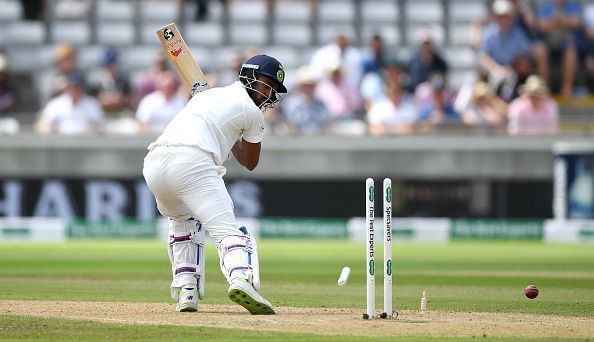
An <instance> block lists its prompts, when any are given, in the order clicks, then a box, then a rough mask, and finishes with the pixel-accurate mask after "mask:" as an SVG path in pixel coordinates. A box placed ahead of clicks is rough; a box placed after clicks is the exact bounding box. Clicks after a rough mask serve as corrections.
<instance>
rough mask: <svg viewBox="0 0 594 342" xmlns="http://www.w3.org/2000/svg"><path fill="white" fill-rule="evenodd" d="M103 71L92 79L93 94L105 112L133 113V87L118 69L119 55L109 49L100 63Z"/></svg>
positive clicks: (90, 82)
mask: <svg viewBox="0 0 594 342" xmlns="http://www.w3.org/2000/svg"><path fill="white" fill-rule="evenodd" d="M99 64H100V66H101V69H100V70H98V72H97V73H95V74H93V75H91V77H90V81H89V84H90V88H91V93H92V94H93V95H94V96H96V97H97V98H98V99H99V103H101V106H102V108H103V111H105V112H109V113H121V112H124V111H131V107H132V103H131V101H132V100H131V98H130V95H131V87H130V83H129V82H128V78H127V77H126V76H125V75H123V74H122V73H121V72H120V69H119V68H118V55H117V52H116V51H115V50H113V49H107V50H105V51H104V52H103V56H102V57H101V60H100V61H99Z"/></svg>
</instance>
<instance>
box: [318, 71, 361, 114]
mask: <svg viewBox="0 0 594 342" xmlns="http://www.w3.org/2000/svg"><path fill="white" fill-rule="evenodd" d="M315 95H316V97H318V98H319V99H320V101H322V102H323V103H324V105H326V107H327V108H328V111H329V112H330V114H331V116H332V117H333V118H334V119H339V120H340V119H353V118H354V116H355V112H356V111H357V109H359V107H360V104H361V103H360V98H359V96H358V92H357V88H353V87H351V85H350V84H349V83H348V82H345V81H344V79H343V78H342V74H341V69H334V70H333V71H331V72H330V77H329V78H328V79H324V80H323V81H321V82H320V83H318V85H317V86H316V90H315Z"/></svg>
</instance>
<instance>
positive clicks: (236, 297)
mask: <svg viewBox="0 0 594 342" xmlns="http://www.w3.org/2000/svg"><path fill="white" fill-rule="evenodd" d="M227 293H228V294H229V299H231V300H232V301H234V302H236V303H237V304H239V305H241V306H243V307H244V308H246V309H247V311H249V312H250V313H251V314H252V315H276V313H275V312H274V306H272V304H270V302H268V301H267V300H266V298H264V297H262V296H261V295H260V294H259V293H258V291H256V289H254V287H253V286H252V284H250V283H249V282H248V281H247V280H245V279H242V278H235V279H234V280H233V281H231V285H229V290H228V291H227Z"/></svg>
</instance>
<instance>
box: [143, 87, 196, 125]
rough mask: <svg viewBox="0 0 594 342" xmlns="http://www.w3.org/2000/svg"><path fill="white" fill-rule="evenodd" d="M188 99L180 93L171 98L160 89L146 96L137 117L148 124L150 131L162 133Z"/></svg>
mask: <svg viewBox="0 0 594 342" xmlns="http://www.w3.org/2000/svg"><path fill="white" fill-rule="evenodd" d="M187 102H188V100H187V99H186V98H185V97H183V96H180V95H179V94H175V95H173V96H172V97H171V98H170V99H169V100H167V98H166V97H165V95H164V94H163V93H162V92H160V91H155V92H152V93H150V94H148V95H147V96H145V97H144V98H143V99H142V100H141V101H140V103H139V104H138V109H137V111H136V119H137V120H138V122H139V123H141V124H143V125H147V126H148V127H149V128H150V129H149V131H151V132H153V133H161V132H163V130H164V129H165V127H166V126H167V124H168V123H169V122H170V121H171V119H172V118H173V117H174V116H175V114H177V113H178V112H179V111H180V110H182V108H184V106H185V105H186V103H187Z"/></svg>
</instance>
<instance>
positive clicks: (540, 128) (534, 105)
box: [507, 75, 559, 135]
mask: <svg viewBox="0 0 594 342" xmlns="http://www.w3.org/2000/svg"><path fill="white" fill-rule="evenodd" d="M520 93H521V94H522V95H521V96H520V97H519V98H517V99H515V100H514V101H513V102H512V103H511V104H510V105H509V114H508V126H507V132H508V133H509V134H511V135H538V134H555V133H557V132H558V131H559V107H558V106H557V103H556V102H555V100H553V99H552V98H551V97H550V96H549V89H548V88H547V85H546V83H545V82H544V81H543V79H542V78H540V77H539V76H536V75H532V76H530V77H528V80H526V83H525V84H524V85H522V87H521V88H520Z"/></svg>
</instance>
